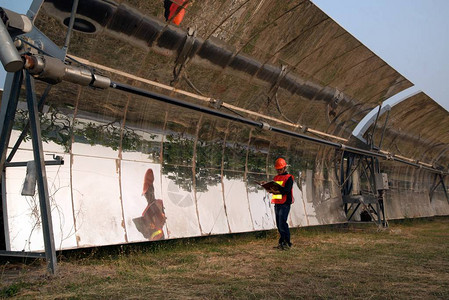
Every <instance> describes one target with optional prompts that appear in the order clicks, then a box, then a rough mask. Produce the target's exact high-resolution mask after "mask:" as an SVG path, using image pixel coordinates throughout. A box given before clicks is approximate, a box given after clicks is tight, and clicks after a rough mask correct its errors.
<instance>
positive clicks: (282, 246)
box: [273, 244, 285, 250]
mask: <svg viewBox="0 0 449 300" xmlns="http://www.w3.org/2000/svg"><path fill="white" fill-rule="evenodd" d="M273 248H274V249H278V250H285V246H284V245H283V244H278V245H277V246H275V247H273Z"/></svg>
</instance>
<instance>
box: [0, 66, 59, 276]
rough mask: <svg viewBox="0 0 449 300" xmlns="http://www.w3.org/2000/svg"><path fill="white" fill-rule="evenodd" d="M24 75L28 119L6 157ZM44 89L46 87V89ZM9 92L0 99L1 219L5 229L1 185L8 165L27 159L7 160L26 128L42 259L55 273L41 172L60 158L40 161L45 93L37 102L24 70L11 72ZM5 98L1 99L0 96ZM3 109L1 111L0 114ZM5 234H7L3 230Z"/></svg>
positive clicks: (12, 253) (16, 253)
mask: <svg viewBox="0 0 449 300" xmlns="http://www.w3.org/2000/svg"><path fill="white" fill-rule="evenodd" d="M24 77H25V87H26V101H27V106H28V114H29V121H28V123H27V124H26V125H25V128H24V129H23V132H22V134H21V135H20V136H19V138H18V140H17V141H16V143H15V145H14V147H13V149H12V150H11V152H10V154H9V156H8V158H6V152H7V147H8V144H9V140H10V137H11V131H12V126H13V123H14V116H15V112H16V109H17V104H18V101H19V96H20V90H21V87H22V81H23V78H24ZM47 91H48V89H47ZM7 93H9V98H8V101H2V108H1V111H2V115H1V117H0V122H1V123H0V124H2V125H3V126H2V127H1V135H0V140H1V145H0V153H1V161H0V165H1V166H2V170H3V172H2V200H3V201H2V207H3V221H4V226H5V229H7V228H8V226H7V223H8V218H7V213H6V212H7V210H6V185H5V170H6V168H8V167H25V166H26V165H27V162H11V160H12V159H13V157H14V154H15V152H16V151H17V149H18V148H19V146H20V144H21V142H22V141H23V139H24V138H25V136H26V135H27V133H28V131H30V133H31V140H32V147H33V156H34V164H35V167H36V174H35V175H36V181H37V187H38V196H39V207H40V212H41V225H42V231H43V237H44V247H45V258H46V260H47V268H48V271H49V272H50V273H52V274H55V273H56V271H57V263H56V249H55V243H54V236H53V225H52V218H51V208H50V200H49V193H48V186H47V175H46V171H45V165H61V164H63V163H64V161H63V160H62V159H61V158H60V157H55V160H53V161H44V151H43V148H42V138H41V129H40V123H39V111H40V110H42V107H43V104H44V101H45V97H46V95H47V93H44V94H43V96H42V98H41V99H40V101H39V104H38V102H37V99H36V94H35V88H34V79H33V77H31V76H30V74H29V73H28V72H27V71H18V72H16V73H15V74H14V78H13V80H12V85H11V89H10V90H9V91H8V92H7ZM4 99H5V98H4ZM3 112H5V114H3ZM5 234H8V233H7V232H6V233H5ZM0 255H3V256H23V257H43V256H44V255H43V253H38V252H24V251H22V252H19V251H4V250H2V251H0Z"/></svg>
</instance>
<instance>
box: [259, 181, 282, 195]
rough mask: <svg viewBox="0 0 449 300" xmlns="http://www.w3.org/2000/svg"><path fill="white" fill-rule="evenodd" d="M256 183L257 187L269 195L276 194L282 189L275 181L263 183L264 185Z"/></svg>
mask: <svg viewBox="0 0 449 300" xmlns="http://www.w3.org/2000/svg"><path fill="white" fill-rule="evenodd" d="M256 183H257V184H258V185H260V186H262V187H263V188H264V189H265V190H266V191H267V192H269V193H277V192H279V191H280V189H281V188H282V185H280V184H279V183H277V182H275V181H269V182H265V183H262V182H258V181H256Z"/></svg>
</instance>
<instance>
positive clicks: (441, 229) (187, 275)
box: [0, 218, 449, 299]
mask: <svg viewBox="0 0 449 300" xmlns="http://www.w3.org/2000/svg"><path fill="white" fill-rule="evenodd" d="M276 241H277V234H276V232H274V231H271V232H263V233H251V234H239V235H230V236H219V237H207V238H198V239H185V240H175V241H165V242H160V243H154V242H153V243H148V244H145V245H144V244H140V245H128V246H122V247H105V248H97V249H90V250H82V251H72V252H64V256H63V257H60V260H59V272H58V275H57V276H48V275H46V274H45V264H44V262H43V261H41V260H36V261H32V262H31V263H30V262H27V263H23V262H20V261H15V262H10V263H6V262H5V261H3V272H2V275H1V276H2V278H1V279H2V280H1V284H0V296H1V297H11V298H21V299H22V298H25V299H26V298H29V299H35V298H39V299H104V298H111V299H116V298H120V299H144V298H151V299H154V298H161V299H361V298H364V299H365V298H373V299H385V298H395V299H418V298H424V299H448V298H449V275H448V274H449V262H448V259H447V257H448V256H449V218H436V219H426V220H415V221H407V222H397V223H391V224H390V229H388V230H381V231H378V230H377V228H376V227H375V226H361V227H353V226H351V227H342V226H339V227H335V226H334V227H327V226H326V227H314V228H300V229H294V230H292V241H293V243H294V247H293V248H292V249H291V250H289V251H278V250H275V249H273V246H274V245H275V244H276Z"/></svg>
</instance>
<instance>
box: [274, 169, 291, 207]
mask: <svg viewBox="0 0 449 300" xmlns="http://www.w3.org/2000/svg"><path fill="white" fill-rule="evenodd" d="M290 177H291V178H292V180H294V177H293V175H292V174H285V175H276V176H274V178H273V181H274V182H276V183H277V184H279V185H281V186H285V183H286V182H287V180H288V179H289V178H290ZM291 193H292V203H293V202H295V199H294V198H293V186H292V190H291ZM285 201H287V195H286V194H285V195H282V194H273V195H272V196H271V203H273V204H284V203H285Z"/></svg>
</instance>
